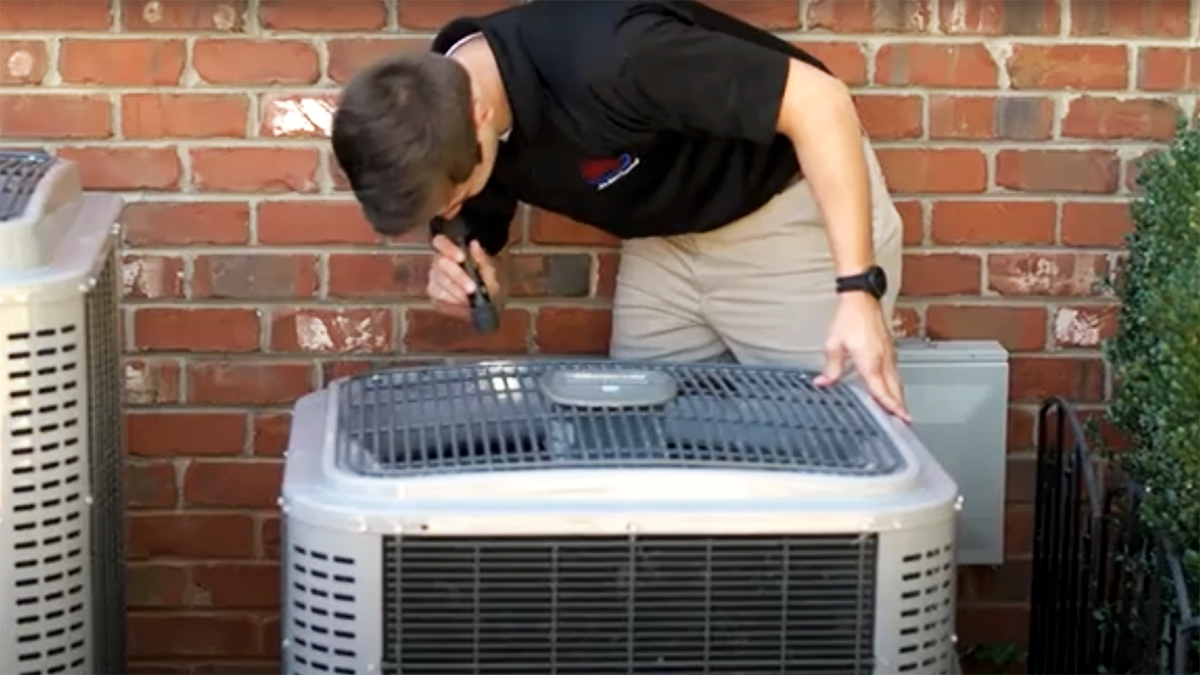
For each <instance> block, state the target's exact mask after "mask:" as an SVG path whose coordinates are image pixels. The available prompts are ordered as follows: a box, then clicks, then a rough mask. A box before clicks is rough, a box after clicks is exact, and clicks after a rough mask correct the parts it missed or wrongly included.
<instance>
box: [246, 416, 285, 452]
mask: <svg viewBox="0 0 1200 675" xmlns="http://www.w3.org/2000/svg"><path fill="white" fill-rule="evenodd" d="M291 427H292V416H291V414H290V413H280V414H264V415H255V416H254V436H253V453H254V455H255V456H256V457H283V453H284V451H286V450H287V445H288V437H289V435H290V434H291Z"/></svg>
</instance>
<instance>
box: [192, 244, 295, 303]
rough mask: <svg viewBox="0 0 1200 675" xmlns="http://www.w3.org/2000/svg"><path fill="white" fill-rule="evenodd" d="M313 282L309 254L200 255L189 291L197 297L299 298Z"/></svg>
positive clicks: (193, 271) (193, 269) (194, 265)
mask: <svg viewBox="0 0 1200 675" xmlns="http://www.w3.org/2000/svg"><path fill="white" fill-rule="evenodd" d="M317 283H318V282H317V258H316V256H313V255H303V254H271V253H255V254H250V255H246V254H220V255H200V256H197V257H196V261H195V263H194V264H193V268H192V295H193V297H197V298H235V299H255V300H260V299H279V298H303V297H311V296H312V295H313V294H314V293H316V291H317Z"/></svg>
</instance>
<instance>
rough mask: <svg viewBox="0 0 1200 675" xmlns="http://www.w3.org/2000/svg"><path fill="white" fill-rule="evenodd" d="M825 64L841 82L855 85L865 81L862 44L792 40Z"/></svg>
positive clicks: (865, 73)
mask: <svg viewBox="0 0 1200 675" xmlns="http://www.w3.org/2000/svg"><path fill="white" fill-rule="evenodd" d="M792 44H793V45H795V46H796V47H799V48H801V49H803V50H804V51H806V52H808V53H809V54H811V55H812V56H815V57H816V58H817V60H819V61H820V62H821V63H824V64H825V67H827V68H829V70H831V71H832V72H833V74H834V76H835V77H837V78H838V79H839V80H841V81H842V82H845V83H846V84H848V85H850V86H851V87H856V86H859V85H863V84H866V83H867V56H866V53H865V52H864V51H863V45H861V44H857V43H853V42H814V41H808V40H798V41H792Z"/></svg>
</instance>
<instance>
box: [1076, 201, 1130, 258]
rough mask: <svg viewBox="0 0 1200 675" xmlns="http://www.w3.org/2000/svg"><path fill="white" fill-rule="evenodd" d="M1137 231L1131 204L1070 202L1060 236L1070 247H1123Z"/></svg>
mask: <svg viewBox="0 0 1200 675" xmlns="http://www.w3.org/2000/svg"><path fill="white" fill-rule="evenodd" d="M1132 231H1133V219H1132V218H1131V216H1130V213H1129V204H1127V203H1124V202H1067V203H1066V204H1063V214H1062V228H1061V232H1060V237H1061V239H1062V243H1063V244H1064V245H1066V246H1093V247H1111V248H1120V247H1123V246H1124V245H1125V235H1127V234H1129V233H1130V232H1132Z"/></svg>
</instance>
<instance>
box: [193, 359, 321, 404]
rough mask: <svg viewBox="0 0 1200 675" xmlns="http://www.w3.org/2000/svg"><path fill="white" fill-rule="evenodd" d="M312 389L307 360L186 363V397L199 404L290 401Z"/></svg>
mask: <svg viewBox="0 0 1200 675" xmlns="http://www.w3.org/2000/svg"><path fill="white" fill-rule="evenodd" d="M312 389H313V368H312V364H310V363H278V362H276V363H248V362H244V361H233V360H214V361H194V362H192V363H190V364H188V401H190V402H192V403H196V404H200V405H220V406H243V405H291V404H292V403H295V401H296V399H297V398H299V397H301V396H303V395H304V394H307V393H309V392H310V391H312Z"/></svg>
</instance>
